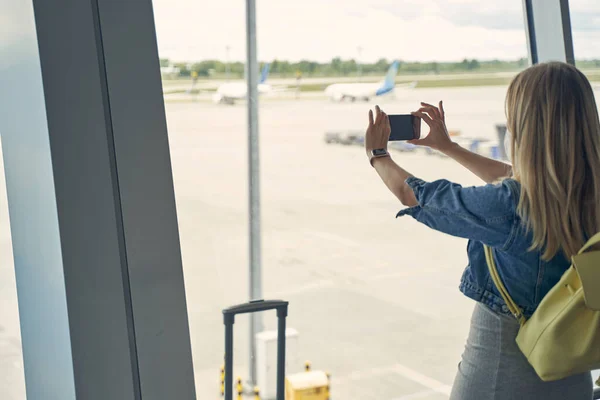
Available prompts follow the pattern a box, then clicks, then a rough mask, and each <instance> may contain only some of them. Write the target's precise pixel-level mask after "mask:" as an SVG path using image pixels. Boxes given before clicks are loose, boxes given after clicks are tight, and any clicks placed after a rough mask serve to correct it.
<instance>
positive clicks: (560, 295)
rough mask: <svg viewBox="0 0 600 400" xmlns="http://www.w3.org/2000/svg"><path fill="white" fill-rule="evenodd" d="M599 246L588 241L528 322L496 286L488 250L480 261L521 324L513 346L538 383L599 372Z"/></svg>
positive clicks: (597, 239)
mask: <svg viewBox="0 0 600 400" xmlns="http://www.w3.org/2000/svg"><path fill="white" fill-rule="evenodd" d="M599 243H600V233H597V234H596V235H594V236H593V237H592V238H591V239H590V240H588V242H587V243H586V244H585V245H584V246H583V247H582V248H581V250H580V251H579V253H577V255H575V256H573V257H572V259H571V261H572V264H571V267H570V268H569V269H568V270H567V271H566V272H565V273H564V275H563V276H562V277H561V279H560V281H559V282H558V283H557V284H556V286H554V287H553V288H552V289H551V290H550V292H548V294H547V295H546V296H545V297H544V298H543V299H542V301H541V303H540V305H539V306H538V308H537V309H536V311H535V312H534V313H533V315H532V316H531V318H529V319H528V320H526V319H525V317H524V316H523V312H522V311H521V309H520V308H519V306H518V305H517V304H516V303H515V302H514V301H513V300H512V298H511V297H510V295H509V294H508V291H507V290H506V287H505V286H504V284H503V283H502V280H501V279H500V276H499V275H498V270H497V269H496V263H495V261H494V257H493V253H492V249H491V248H489V247H488V246H484V248H485V256H486V260H487V264H488V268H489V270H490V275H491V277H492V280H493V281H494V283H495V284H496V288H498V291H499V292H500V294H501V295H502V298H503V299H504V301H505V302H506V305H507V306H508V309H509V310H510V311H511V313H512V314H513V315H514V316H515V317H516V318H517V320H518V321H519V323H520V324H521V328H520V329H519V333H518V334H517V345H518V346H519V349H521V352H523V354H524V355H525V357H527V360H528V361H529V363H530V364H531V365H532V366H533V368H534V369H535V372H536V373H537V374H538V375H539V377H540V378H541V379H542V380H543V381H554V380H558V379H562V378H566V377H567V376H570V375H575V374H578V373H582V372H588V371H591V370H594V369H600V251H586V250H588V249H589V248H590V247H592V246H594V245H596V244H599Z"/></svg>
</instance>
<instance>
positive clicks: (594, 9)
mask: <svg viewBox="0 0 600 400" xmlns="http://www.w3.org/2000/svg"><path fill="white" fill-rule="evenodd" d="M569 6H570V14H571V29H572V31H573V49H574V52H575V59H576V64H577V67H578V68H580V69H581V70H582V71H583V72H584V73H585V74H586V76H587V77H588V79H589V80H590V81H591V83H592V86H593V87H594V92H595V93H596V97H597V98H598V96H597V95H598V91H599V90H600V51H599V50H598V40H600V24H599V23H598V22H599V21H600V6H599V5H598V4H597V3H596V2H594V1H588V0H571V1H570V2H569Z"/></svg>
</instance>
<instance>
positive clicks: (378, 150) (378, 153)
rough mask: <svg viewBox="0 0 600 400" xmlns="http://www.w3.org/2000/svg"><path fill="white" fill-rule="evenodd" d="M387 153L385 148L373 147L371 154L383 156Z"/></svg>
mask: <svg viewBox="0 0 600 400" xmlns="http://www.w3.org/2000/svg"><path fill="white" fill-rule="evenodd" d="M386 154H387V151H386V149H375V150H373V155H374V156H384V155H386Z"/></svg>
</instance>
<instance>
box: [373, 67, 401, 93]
mask: <svg viewBox="0 0 600 400" xmlns="http://www.w3.org/2000/svg"><path fill="white" fill-rule="evenodd" d="M398 67H399V62H398V60H394V62H393V63H392V65H390V68H389V69H388V72H387V74H386V75H385V79H384V80H383V82H382V84H381V87H380V88H379V90H378V91H377V95H378V96H379V95H382V94H385V93H388V92H391V91H392V90H393V89H394V86H396V74H398Z"/></svg>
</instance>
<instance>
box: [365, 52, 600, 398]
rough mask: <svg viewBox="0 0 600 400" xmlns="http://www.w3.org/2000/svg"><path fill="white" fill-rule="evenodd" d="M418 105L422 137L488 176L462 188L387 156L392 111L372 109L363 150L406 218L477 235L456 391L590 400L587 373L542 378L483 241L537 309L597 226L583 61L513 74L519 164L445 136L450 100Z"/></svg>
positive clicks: (466, 287)
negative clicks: (424, 129) (523, 345)
mask: <svg viewBox="0 0 600 400" xmlns="http://www.w3.org/2000/svg"><path fill="white" fill-rule="evenodd" d="M421 104H422V107H421V108H420V109H419V110H418V111H416V112H415V113H413V115H416V116H418V117H420V118H421V119H422V120H423V121H424V122H425V123H427V125H429V127H430V132H429V135H428V136H426V137H425V138H424V139H421V140H418V141H415V142H413V143H415V144H419V145H423V146H429V147H431V148H433V149H435V150H438V151H440V152H442V153H444V154H446V155H448V156H449V157H451V158H453V159H454V160H456V161H458V162H459V163H460V164H462V165H463V166H465V167H466V168H468V169H469V170H470V171H472V172H473V173H474V174H476V175H477V176H479V177H480V178H481V179H482V180H483V181H485V182H486V183H487V185H484V186H478V187H462V186H461V185H458V184H456V183H453V182H449V181H447V180H443V179H442V180H438V181H435V182H425V181H423V180H421V179H419V178H417V177H415V176H413V175H412V174H410V173H408V172H407V171H406V170H404V169H403V168H401V167H400V166H399V165H398V164H396V163H395V162H394V161H393V160H392V159H391V158H390V157H389V154H388V153H387V142H388V138H389V134H390V126H389V120H388V117H387V115H386V114H385V113H384V112H383V111H382V110H380V109H379V107H377V108H376V115H375V116H374V115H373V112H372V111H369V127H368V129H367V134H366V140H365V145H366V150H367V155H368V156H369V159H370V161H371V165H372V166H373V167H374V168H375V170H376V171H377V173H378V174H379V176H380V177H381V179H382V180H383V182H384V183H385V184H386V185H387V187H388V188H389V190H390V191H391V192H392V193H393V194H394V195H396V197H397V198H398V199H399V200H400V201H401V202H402V204H404V205H405V206H408V207H409V208H407V209H404V210H402V211H400V212H399V213H398V216H403V215H409V216H411V217H413V218H414V219H416V220H417V221H419V222H421V223H423V224H425V225H427V226H429V227H431V228H433V229H435V230H438V231H441V232H444V233H447V234H450V235H453V236H459V237H463V238H467V239H469V244H468V248H467V252H468V259H469V265H468V266H467V268H466V269H465V271H464V274H463V276H462V280H461V284H460V290H461V291H462V292H463V293H464V294H465V295H466V296H468V297H470V298H472V299H473V300H475V301H476V302H477V303H476V307H475V310H474V313H473V316H472V319H471V328H470V333H469V337H468V339H467V343H466V346H465V350H464V352H463V355H462V361H461V362H460V363H459V365H458V373H457V375H456V379H455V382H454V385H453V389H452V395H451V399H453V400H486V399H490V400H491V399H495V400H511V399H515V400H522V399H540V400H542V399H543V400H554V399H556V400H590V399H591V398H592V381H591V375H590V374H589V373H585V374H580V375H575V376H571V377H569V378H566V379H563V380H560V381H554V382H543V381H541V380H540V378H539V377H538V376H537V375H536V373H535V371H534V370H533V368H532V367H531V366H530V365H529V364H528V362H527V360H526V359H525V357H524V356H523V354H522V353H521V352H520V351H519V349H518V347H517V345H516V343H515V337H516V335H517V332H518V329H519V324H518V322H517V321H516V319H515V318H514V317H513V316H512V315H511V314H510V312H509V311H508V308H507V307H506V305H505V304H504V302H503V300H502V297H501V296H500V294H499V292H498V291H497V290H496V288H495V287H494V284H493V283H492V281H491V279H490V276H489V274H488V267H487V265H486V261H485V256H484V251H483V245H484V244H485V245H488V246H490V247H492V248H493V253H494V257H495V259H496V261H497V264H498V270H499V274H500V276H501V278H502V280H503V282H504V284H505V285H506V287H507V289H508V291H509V292H510V295H511V296H512V298H513V299H514V300H515V301H516V302H517V303H518V305H519V306H520V307H521V308H522V309H523V310H524V312H525V314H526V315H525V316H526V317H529V316H531V314H532V313H533V312H534V311H535V309H536V307H537V306H538V305H539V303H540V301H541V300H542V298H543V297H544V296H545V295H546V293H547V292H548V291H549V290H550V288H552V287H553V286H554V285H555V284H556V283H557V282H558V280H559V278H560V277H561V275H562V274H563V273H564V272H565V270H566V269H567V268H568V267H569V264H570V263H569V260H570V257H571V256H572V255H573V254H575V253H576V252H577V251H578V250H579V248H580V247H581V246H582V245H583V244H584V242H585V241H586V238H589V237H590V236H592V235H593V234H595V233H596V232H598V231H600V122H599V120H598V111H597V108H596V103H595V101H594V94H593V91H592V88H591V86H590V83H589V82H588V80H587V79H586V78H585V76H584V75H583V74H582V73H581V72H580V71H579V70H577V69H576V68H575V67H573V66H570V65H568V64H563V63H547V64H539V65H536V66H533V67H531V68H528V69H527V70H525V71H523V72H521V73H520V74H519V75H517V76H516V78H515V79H514V80H513V81H512V83H511V84H510V86H509V88H508V93H507V97H506V113H507V121H508V124H507V128H508V131H509V132H510V133H511V135H510V137H509V140H508V143H507V147H508V149H507V151H508V154H510V155H511V158H512V167H511V166H509V165H508V164H504V163H501V162H498V161H495V160H491V159H488V158H485V157H482V156H480V155H477V154H474V153H471V152H469V151H468V150H465V149H463V148H461V147H460V146H458V145H457V144H455V143H453V142H452V140H451V138H450V137H449V135H448V132H447V130H446V125H445V119H444V109H443V105H442V102H440V103H439V107H434V106H432V105H430V104H426V103H421Z"/></svg>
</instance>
